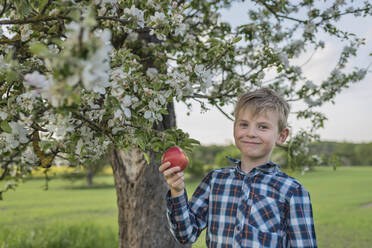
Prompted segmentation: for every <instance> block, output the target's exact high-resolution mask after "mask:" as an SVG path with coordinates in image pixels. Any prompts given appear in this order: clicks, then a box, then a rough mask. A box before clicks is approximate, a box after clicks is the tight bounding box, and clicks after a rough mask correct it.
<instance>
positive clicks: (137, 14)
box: [124, 5, 145, 28]
mask: <svg viewBox="0 0 372 248" xmlns="http://www.w3.org/2000/svg"><path fill="white" fill-rule="evenodd" d="M124 14H127V15H129V16H131V17H132V18H133V20H134V21H136V22H137V24H138V26H140V27H141V28H143V27H144V26H145V20H144V15H143V14H144V13H143V11H142V10H139V9H137V8H136V7H135V6H134V5H132V7H131V8H130V9H128V8H125V9H124Z"/></svg>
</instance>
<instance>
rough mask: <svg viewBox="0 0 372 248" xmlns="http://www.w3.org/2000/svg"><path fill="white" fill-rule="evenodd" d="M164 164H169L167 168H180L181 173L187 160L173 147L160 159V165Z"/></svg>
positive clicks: (184, 155)
mask: <svg viewBox="0 0 372 248" xmlns="http://www.w3.org/2000/svg"><path fill="white" fill-rule="evenodd" d="M165 162H170V163H171V165H170V166H169V168H172V167H176V166H178V167H180V168H181V171H183V170H184V169H186V167H187V164H188V163H189V158H188V157H187V155H186V153H185V152H184V151H183V150H182V149H181V148H180V147H178V146H173V147H171V148H169V149H167V150H166V151H165V152H164V154H163V156H162V157H161V163H162V164H164V163H165Z"/></svg>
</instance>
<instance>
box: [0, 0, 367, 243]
mask: <svg viewBox="0 0 372 248" xmlns="http://www.w3.org/2000/svg"><path fill="white" fill-rule="evenodd" d="M232 2H234V1H227V0H224V1H222V0H210V1H200V0H189V1H185V0H180V1H175V2H171V1H169V0H165V1H164V0H146V1H145V0H54V1H53V0H28V1H22V0H14V1H7V0H2V1H1V6H0V11H1V12H0V18H1V20H0V25H1V26H2V30H1V34H0V35H1V38H0V44H1V48H0V53H1V56H0V82H1V85H0V97H1V99H0V121H1V124H0V128H1V134H0V154H1V157H0V166H1V169H0V179H1V180H4V179H5V180H7V181H8V184H7V187H6V188H5V189H4V190H3V191H5V190H6V189H7V188H9V187H12V185H13V183H12V180H13V181H14V180H17V179H21V178H22V177H24V176H25V175H27V173H29V172H30V171H31V170H33V169H34V168H35V167H38V166H41V167H44V168H48V167H50V166H53V165H54V164H55V163H57V162H58V161H59V160H61V161H63V162H64V163H67V162H70V163H72V164H76V163H81V164H84V163H89V162H90V161H94V160H96V159H97V158H99V157H100V156H101V155H102V154H104V153H105V152H106V151H108V152H109V154H110V161H111V165H112V168H113V171H114V178H115V187H116V191H117V197H118V208H119V221H118V222H119V242H120V247H176V246H177V244H176V242H175V241H174V239H173V238H172V237H171V236H170V234H169V232H168V231H167V224H166V217H165V216H164V212H165V206H164V205H165V204H164V200H163V199H164V194H165V192H166V190H167V187H166V185H165V183H164V181H163V178H162V176H161V175H159V173H158V172H157V167H158V165H159V159H157V154H158V153H159V152H161V151H163V150H165V149H166V148H167V147H169V146H171V145H174V144H178V145H180V146H182V147H184V148H186V149H191V147H192V145H193V144H194V143H197V142H196V141H195V140H193V139H191V138H190V137H188V135H187V134H186V133H184V132H182V130H179V129H177V128H176V122H175V113H174V107H173V103H174V101H182V102H184V103H186V104H187V105H188V106H191V103H192V102H196V103H200V104H201V106H202V107H203V108H205V109H207V107H209V106H215V107H216V108H218V109H219V110H221V112H223V110H222V107H223V106H225V105H227V104H231V103H234V102H235V101H236V96H237V95H239V94H240V93H241V92H243V91H246V90H249V89H255V88H258V87H261V86H267V87H270V88H273V89H275V90H277V91H278V92H280V93H282V94H283V95H284V96H285V97H286V98H287V99H288V100H289V101H291V102H294V103H297V102H305V104H306V107H304V109H303V110H301V111H298V112H297V113H295V114H296V116H297V117H298V118H304V119H309V120H310V121H311V122H312V124H313V125H312V127H311V128H310V129H309V130H307V132H305V131H304V132H301V133H300V135H299V136H296V137H297V139H300V138H302V139H305V140H309V137H310V138H312V137H316V134H315V131H316V130H317V129H318V128H320V127H322V126H323V122H324V120H325V119H326V117H325V116H324V115H322V114H321V113H319V112H317V111H316V107H319V106H321V105H322V104H324V103H326V102H329V101H332V100H333V99H334V97H335V96H336V94H337V93H339V92H340V91H341V90H342V89H343V88H345V87H349V86H350V84H351V83H353V82H358V81H360V80H361V79H363V77H364V76H365V74H366V72H367V70H366V69H363V68H362V69H359V68H354V70H352V71H351V72H350V71H346V70H345V68H346V65H347V62H348V60H349V58H350V57H352V56H355V55H356V51H357V48H359V47H360V46H361V45H362V44H363V43H364V41H363V39H361V38H358V37H356V36H354V35H353V34H352V33H349V32H344V31H343V30H342V29H340V28H338V27H337V25H336V24H337V21H338V20H339V19H340V18H341V17H343V16H346V15H362V16H369V15H371V4H370V3H368V2H365V3H360V5H357V4H356V3H355V2H351V3H345V1H342V0H337V1H335V2H333V3H331V4H329V5H327V6H326V5H323V6H320V7H318V6H317V5H316V3H314V1H308V0H304V1H299V2H296V3H292V2H289V1H282V0H281V1H262V0H255V1H252V4H254V8H252V9H251V10H250V11H249V13H248V17H247V22H246V24H244V25H240V26H239V27H237V28H236V29H234V30H233V29H232V28H231V26H230V25H229V24H228V23H224V22H221V21H220V15H219V10H220V9H221V8H225V7H228V6H229V4H231V3H232ZM320 31H322V32H324V33H326V34H328V35H330V36H333V37H335V38H338V39H340V40H343V41H345V40H346V41H347V42H348V45H347V46H345V48H344V49H343V51H342V52H341V54H340V57H339V60H338V63H337V65H336V66H335V68H334V70H333V71H332V72H331V73H330V75H329V77H328V78H326V79H325V80H324V81H322V82H311V81H309V80H307V79H306V77H305V76H304V75H303V74H302V71H301V67H299V66H297V65H295V64H294V63H293V59H294V58H296V57H298V56H300V55H302V54H303V53H304V51H305V49H314V50H319V49H322V48H323V47H324V42H323V41H321V40H319V38H317V37H318V34H319V32H320ZM269 72H270V73H269ZM273 74H275V76H274V77H273V78H268V76H265V75H273ZM223 113H224V112H223ZM224 114H225V115H226V116H228V117H229V118H231V116H230V114H229V113H224ZM296 137H294V138H296ZM295 140H296V139H295ZM296 145H297V146H301V145H302V143H301V142H297V141H296V142H292V143H291V146H290V148H288V150H290V154H291V155H292V156H294V157H296V152H294V151H296V149H295V148H296ZM302 150H303V151H305V152H306V150H304V149H302ZM303 155H304V154H301V156H303ZM305 155H306V154H305ZM291 161H300V160H299V159H292V160H291ZM147 163H149V164H150V165H149V166H148V165H146V164H147ZM299 164H300V163H299Z"/></svg>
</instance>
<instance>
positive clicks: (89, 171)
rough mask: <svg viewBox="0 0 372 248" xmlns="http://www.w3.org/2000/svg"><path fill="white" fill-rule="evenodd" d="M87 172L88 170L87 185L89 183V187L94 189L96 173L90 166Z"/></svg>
mask: <svg viewBox="0 0 372 248" xmlns="http://www.w3.org/2000/svg"><path fill="white" fill-rule="evenodd" d="M87 170H88V171H87V183H88V186H89V187H92V186H93V177H94V172H93V170H92V168H90V166H89V167H88V169H87Z"/></svg>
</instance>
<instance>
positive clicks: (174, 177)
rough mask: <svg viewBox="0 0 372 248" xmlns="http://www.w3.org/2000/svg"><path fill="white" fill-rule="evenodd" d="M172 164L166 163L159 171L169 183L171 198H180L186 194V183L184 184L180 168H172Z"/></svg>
mask: <svg viewBox="0 0 372 248" xmlns="http://www.w3.org/2000/svg"><path fill="white" fill-rule="evenodd" d="M170 165H171V163H170V162H166V163H164V164H162V165H160V167H159V171H160V172H161V173H163V175H164V178H165V180H166V181H167V183H168V185H169V187H170V190H171V197H176V196H180V195H182V194H183V193H184V190H185V183H184V174H183V172H182V171H180V170H181V168H180V167H178V166H176V167H172V168H169V166H170Z"/></svg>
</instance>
